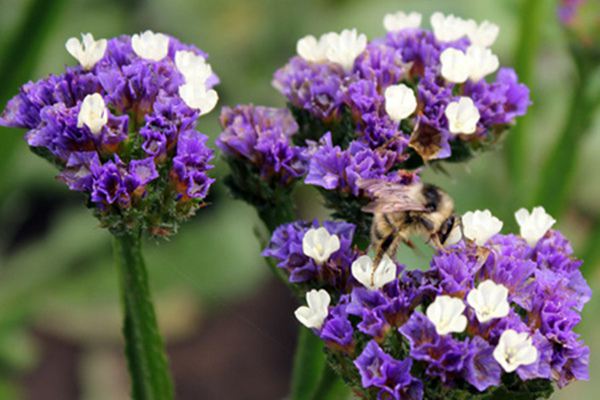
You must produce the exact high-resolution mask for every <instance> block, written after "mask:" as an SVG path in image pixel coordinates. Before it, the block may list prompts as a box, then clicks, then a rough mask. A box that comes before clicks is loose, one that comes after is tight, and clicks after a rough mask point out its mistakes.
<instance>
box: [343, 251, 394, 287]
mask: <svg viewBox="0 0 600 400" xmlns="http://www.w3.org/2000/svg"><path fill="white" fill-rule="evenodd" d="M375 267H377V269H375ZM351 270H352V276H353V277H354V278H355V279H356V280H357V281H359V282H360V283H361V284H362V285H363V286H364V287H366V288H369V289H371V290H377V289H381V288H382V287H384V286H385V285H387V284H388V283H390V282H391V281H393V280H394V279H396V270H397V267H396V263H394V261H392V259H391V258H390V257H389V256H388V255H387V254H384V256H383V258H382V259H381V261H380V262H379V265H378V266H375V265H373V260H371V257H369V256H367V255H364V256H360V257H358V258H357V259H356V260H354V262H353V263H352V267H351Z"/></svg>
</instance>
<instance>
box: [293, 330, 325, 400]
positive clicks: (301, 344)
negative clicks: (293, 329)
mask: <svg viewBox="0 0 600 400" xmlns="http://www.w3.org/2000/svg"><path fill="white" fill-rule="evenodd" d="M326 369H328V368H326V361H325V355H324V353H323V341H322V340H321V339H319V338H318V337H317V336H316V335H315V334H314V333H313V332H311V331H310V330H309V329H307V328H305V327H303V326H302V327H300V329H299V331H298V339H297V343H296V353H295V358H294V369H293V372H292V393H291V399H292V400H311V399H313V398H314V397H313V395H314V394H315V393H316V390H317V386H318V385H319V382H320V381H321V379H322V376H324V371H325V370H326Z"/></svg>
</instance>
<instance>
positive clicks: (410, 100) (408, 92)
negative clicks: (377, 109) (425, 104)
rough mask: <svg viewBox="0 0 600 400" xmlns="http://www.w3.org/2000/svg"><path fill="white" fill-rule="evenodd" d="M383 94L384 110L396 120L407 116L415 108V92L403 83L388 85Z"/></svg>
mask: <svg viewBox="0 0 600 400" xmlns="http://www.w3.org/2000/svg"><path fill="white" fill-rule="evenodd" d="M384 96H385V112H386V113H387V114H388V115H389V116H390V118H391V119H393V120H394V121H396V122H399V121H401V120H403V119H404V118H406V117H408V116H409V115H411V114H412V113H414V112H415V110H416V109H417V97H416V96H415V92H414V91H413V90H412V89H411V88H409V87H408V86H406V85H405V84H400V85H392V86H388V87H387V88H386V89H385V92H384Z"/></svg>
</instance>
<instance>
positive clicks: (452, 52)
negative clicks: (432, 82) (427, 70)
mask: <svg viewBox="0 0 600 400" xmlns="http://www.w3.org/2000/svg"><path fill="white" fill-rule="evenodd" d="M440 63H441V65H442V70H441V73H442V76H443V77H444V79H446V80H447V81H448V82H452V83H463V82H465V81H466V80H467V78H468V77H469V73H470V71H471V58H469V57H468V56H467V55H466V54H465V53H463V52H462V51H460V50H458V49H454V48H452V47H450V48H448V49H446V50H444V51H443V52H442V54H440Z"/></svg>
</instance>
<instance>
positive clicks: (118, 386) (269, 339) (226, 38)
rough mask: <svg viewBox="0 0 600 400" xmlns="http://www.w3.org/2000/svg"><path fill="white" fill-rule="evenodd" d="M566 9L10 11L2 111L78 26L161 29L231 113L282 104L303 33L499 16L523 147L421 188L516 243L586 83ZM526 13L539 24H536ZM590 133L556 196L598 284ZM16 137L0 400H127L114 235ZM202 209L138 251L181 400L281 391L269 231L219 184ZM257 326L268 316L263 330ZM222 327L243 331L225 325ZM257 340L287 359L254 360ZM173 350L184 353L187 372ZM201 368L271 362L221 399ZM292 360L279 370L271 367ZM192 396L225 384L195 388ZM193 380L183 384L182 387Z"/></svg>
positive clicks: (211, 121) (9, 158)
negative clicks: (263, 254) (259, 233)
mask: <svg viewBox="0 0 600 400" xmlns="http://www.w3.org/2000/svg"><path fill="white" fill-rule="evenodd" d="M589 1H590V2H592V1H595V0H589ZM524 3H527V6H526V7H523V4H524ZM556 6H557V0H525V1H521V0H478V1H473V0H439V1H423V0H421V1H401V0H395V1H359V0H312V1H308V0H307V1H298V0H218V1H217V0H214V1H213V0H204V1H192V0H104V1H97V0H96V1H94V0H0V79H1V84H0V103H1V104H2V107H3V106H4V104H5V103H6V101H7V100H8V99H9V98H10V97H11V96H12V95H14V94H15V93H16V92H17V90H18V87H19V86H20V85H21V84H22V83H24V82H25V81H27V80H30V79H37V78H41V77H43V76H45V75H47V74H49V73H59V72H60V71H61V70H62V69H63V67H64V65H65V64H68V65H71V64H73V63H74V60H73V59H71V58H70V56H69V55H68V54H67V52H66V51H65V49H64V42H65V41H66V39H67V38H69V37H71V36H78V35H79V33H80V32H92V33H93V34H94V35H95V36H96V37H97V38H98V37H99V38H108V37H112V36H116V35H119V34H122V33H128V34H131V33H135V32H138V31H141V30H143V29H152V30H155V31H161V32H165V33H169V34H171V35H174V36H176V37H179V38H180V39H181V40H182V41H184V42H190V43H193V44H195V45H197V46H198V47H200V48H202V49H203V50H206V51H207V52H208V53H209V54H210V62H211V64H212V66H213V69H214V70H215V71H216V72H217V73H218V74H219V76H220V77H221V81H222V84H221V85H220V86H219V88H218V91H219V94H220V98H221V100H220V105H221V106H223V105H234V104H237V103H245V102H253V103H255V104H265V105H272V106H283V105H284V99H283V98H282V97H281V96H279V95H278V93H277V92H276V91H275V90H274V89H273V88H272V87H271V85H270V82H271V76H272V73H273V72H274V71H275V69H276V68H278V67H279V66H281V65H283V64H284V63H285V62H286V60H287V59H288V58H289V57H290V56H291V55H292V54H293V53H294V52H295V43H296V40H297V39H298V38H299V37H301V36H303V35H305V34H307V33H313V34H321V33H323V32H325V31H329V30H340V29H342V28H346V27H356V28H357V29H358V30H359V31H362V32H364V33H366V34H367V35H368V36H369V37H375V36H380V35H382V34H383V27H382V24H381V21H382V18H383V16H384V15H385V13H387V12H392V11H397V10H406V11H410V10H415V11H419V12H422V13H423V14H424V22H425V23H426V24H427V22H426V21H428V17H429V15H430V14H431V13H432V12H433V11H436V10H440V11H444V12H453V13H455V14H457V15H460V16H462V17H468V18H474V19H477V20H483V19H489V20H492V21H493V22H496V23H497V24H499V25H500V26H501V35H500V38H499V40H498V42H497V43H496V45H495V46H494V51H495V52H496V53H497V54H499V56H500V60H501V64H503V65H514V64H515V63H518V64H519V67H520V68H525V69H527V68H528V67H527V65H528V62H529V61H531V65H530V71H531V73H530V78H531V89H532V93H533V100H534V105H533V107H531V109H530V115H529V116H528V118H527V121H519V123H521V122H522V125H523V126H522V129H521V130H519V131H518V132H517V133H515V134H518V135H520V136H519V137H520V138H522V139H523V140H522V141H520V140H517V142H519V143H518V144H517V145H516V146H517V147H516V148H517V150H514V149H515V145H514V143H512V142H511V146H505V147H504V148H503V149H500V150H499V151H497V152H492V153H487V154H485V155H482V156H481V157H479V158H477V159H476V160H474V161H472V162H469V163H468V164H466V165H461V166H457V167H454V166H453V167H450V168H449V171H450V173H451V178H448V177H446V176H444V175H439V174H437V175H436V174H435V173H431V172H428V173H427V179H429V180H431V181H433V182H436V183H438V184H441V185H442V186H443V187H444V188H446V189H447V190H448V191H449V192H450V193H451V194H452V195H453V196H454V198H455V200H456V203H457V207H458V210H459V211H460V212H464V211H466V210H469V209H475V208H489V209H491V210H492V212H493V213H494V214H496V215H498V216H500V217H502V218H503V219H504V220H505V221H506V223H505V232H507V231H509V230H510V229H514V223H513V222H512V212H514V210H515V208H516V207H517V206H521V205H530V204H531V201H532V199H534V198H535V194H534V190H535V188H536V187H537V186H538V184H539V181H540V179H546V180H548V179H549V180H550V181H551V182H552V180H553V179H554V178H555V176H554V175H550V176H548V175H547V174H546V175H544V174H545V173H546V172H547V171H546V170H547V169H548V168H547V164H545V163H546V156H547V154H549V152H550V151H551V148H552V147H553V145H554V144H555V142H556V141H557V140H558V137H559V135H560V134H561V132H563V131H564V130H565V129H563V128H564V125H565V122H564V121H566V120H567V118H568V115H567V114H568V111H569V104H570V102H571V98H572V91H573V90H574V88H578V89H577V90H580V89H581V87H582V85H579V86H578V85H577V81H578V78H577V69H576V67H575V63H574V62H573V60H572V57H571V53H570V52H569V45H570V43H569V40H574V39H573V38H572V37H571V39H569V37H568V36H567V35H565V32H564V30H563V29H561V26H560V25H559V23H558V20H557V19H556V16H555V15H556V14H555V7H556ZM528 13H529V14H528ZM531 13H533V14H531ZM532 15H533V16H538V18H537V20H538V21H539V24H537V25H536V18H532ZM596 17H597V18H596V20H600V16H598V15H596ZM522 20H526V21H531V25H532V28H531V29H532V30H531V32H529V33H528V34H527V35H526V36H527V37H528V38H529V39H532V38H533V39H536V38H539V43H538V44H539V46H538V47H535V46H533V47H531V46H530V47H527V46H529V45H535V44H536V43H535V40H534V43H530V42H527V43H525V44H523V42H522V41H521V39H520V37H522V35H521V34H520V24H521V21H522ZM529 39H528V40H529ZM596 43H600V40H598V41H597V42H596ZM520 44H521V47H520V48H521V49H522V50H521V53H520V54H521V55H518V54H519V52H518V50H517V49H518V48H519V45H520ZM598 46H600V45H598ZM523 54H524V55H523ZM523 57H524V58H525V60H524V59H523ZM525 75H527V74H525ZM596 75H598V74H596ZM596 78H597V77H596ZM596 83H597V82H596ZM584 86H585V85H584ZM580 118H581V117H580ZM582 121H583V120H582ZM598 123H599V121H598V118H594V116H592V115H586V116H585V123H584V125H585V126H579V127H578V132H579V131H581V134H578V135H577V137H576V138H573V140H569V141H567V142H566V143H565V144H566V145H567V147H569V149H570V150H573V151H572V152H571V153H572V154H573V157H574V161H575V162H574V164H573V165H574V167H573V168H574V169H573V173H572V174H570V176H571V178H572V180H571V181H570V182H571V184H570V185H569V186H567V187H566V189H565V190H564V193H565V194H566V201H564V202H563V203H564V204H565V205H566V206H565V207H559V208H560V209H561V214H560V217H559V218H557V219H558V220H559V222H558V228H560V229H561V230H562V231H563V232H565V233H566V234H567V235H568V237H569V238H570V239H572V241H573V243H574V247H575V249H576V252H577V254H578V255H580V256H581V255H583V254H585V255H586V256H587V257H588V260H587V261H586V264H585V267H584V268H585V274H586V277H587V279H588V280H589V282H590V285H591V286H592V288H593V289H594V290H597V289H598V288H599V287H600V254H599V253H600V249H599V247H600V242H599V241H598V240H597V238H598V237H600V228H599V227H600V201H599V200H600V178H599V176H600V174H599V173H600V157H598V154H600V132H599V130H600V127H599V125H598ZM199 129H200V130H201V131H202V132H204V133H206V134H208V135H209V136H210V137H211V138H212V139H214V138H215V137H216V136H217V134H218V133H219V125H218V112H217V111H215V112H213V113H212V114H210V115H209V116H207V117H205V118H204V119H202V121H201V123H200V126H199ZM22 135H23V132H22V131H19V130H11V129H4V128H0V399H21V398H24V399H41V398H44V399H55V398H56V399H63V400H64V399H125V398H127V393H128V383H127V378H126V373H125V368H124V363H123V360H122V357H121V354H120V344H121V343H120V341H121V338H120V309H119V304H118V293H117V277H116V276H115V271H114V268H113V265H112V256H111V252H110V243H109V236H108V234H107V233H106V232H103V231H102V230H101V229H99V228H98V227H97V223H96V221H95V219H94V218H93V217H92V216H91V213H89V212H88V211H87V210H86V209H85V208H84V207H82V201H81V197H80V196H79V195H78V194H77V193H72V192H69V191H68V190H67V189H66V188H65V187H64V185H63V184H62V183H59V182H57V181H56V180H55V179H54V175H55V171H54V170H53V168H51V167H50V166H49V165H47V164H46V163H45V162H44V161H43V160H41V159H39V158H37V157H36V156H34V155H33V154H32V153H30V152H29V150H28V149H27V146H26V145H25V143H24V141H23V140H22ZM518 149H520V151H521V154H522V155H523V157H522V159H521V162H520V163H519V162H517V163H516V164H515V165H517V172H516V173H513V174H512V175H511V174H510V173H509V172H508V171H509V168H507V160H510V159H512V158H514V157H513V156H514V155H515V154H517V155H518V154H519V151H518ZM513 152H514V153H513ZM217 164H218V165H217V168H216V169H215V170H214V176H216V177H217V179H219V178H221V177H223V176H224V175H225V174H226V173H227V170H226V167H225V166H224V164H223V163H221V162H220V161H219V162H218V163H217ZM556 179H560V178H559V177H558V175H557V176H556ZM217 182H219V181H217ZM315 193H316V192H315V191H313V190H312V189H308V188H304V189H302V190H300V191H299V193H298V200H299V202H300V213H301V215H302V216H305V217H307V218H312V217H315V216H323V215H325V214H324V210H323V209H322V208H321V207H320V205H319V203H318V199H317V198H316V196H315ZM210 200H211V202H212V203H213V204H212V205H211V207H209V208H207V209H204V210H201V211H200V212H199V213H198V215H197V216H196V217H195V218H194V219H193V220H192V221H190V222H189V223H188V224H187V225H185V226H184V227H183V228H182V229H181V232H180V233H179V234H178V235H177V236H175V237H174V238H172V239H171V240H170V241H169V242H162V243H148V244H147V246H146V257H147V264H148V267H149V269H150V274H151V281H152V285H153V289H154V293H155V297H156V300H157V307H158V313H159V317H160V320H161V325H162V329H163V331H164V332H165V335H166V337H167V340H168V342H169V343H170V347H169V349H170V351H171V354H172V358H173V361H172V363H173V366H174V371H175V379H176V382H177V386H178V389H177V390H178V395H179V398H189V399H192V398H207V399H221V398H235V399H269V398H274V399H275V398H283V397H284V395H285V393H286V391H287V382H286V379H287V374H288V373H289V366H287V365H288V364H289V362H290V355H291V352H292V351H293V346H294V341H293V333H289V332H293V329H294V326H295V322H294V321H293V320H292V317H291V309H292V307H293V303H292V302H291V300H290V298H289V296H288V295H287V294H286V293H285V292H284V291H282V290H281V289H280V288H279V287H278V286H277V283H273V282H272V279H273V278H272V277H271V275H270V273H269V271H268V268H266V266H265V265H264V263H263V262H262V261H261V258H260V254H259V253H260V247H259V244H258V242H257V240H256V238H255V237H254V236H253V229H254V227H256V226H259V225H260V224H259V222H258V220H257V218H256V215H255V213H254V210H252V209H251V208H250V207H249V206H247V205H245V204H243V203H241V202H238V201H232V200H230V199H229V198H228V194H227V192H226V190H225V189H224V187H222V186H221V185H220V184H219V183H218V184H217V185H216V186H215V187H214V189H213V191H212V194H211V199H210ZM555 216H558V215H555ZM403 258H404V259H405V260H406V261H409V262H411V263H412V264H413V265H420V266H422V265H425V263H426V260H424V259H419V258H418V257H417V256H415V255H413V254H412V253H410V254H409V253H407V254H404V255H403ZM599 306H600V300H599V299H598V296H595V297H594V298H593V299H592V301H591V302H590V303H589V304H588V305H587V307H586V308H585V310H584V313H583V323H582V324H581V325H580V327H579V332H580V333H581V334H582V335H583V337H584V339H585V341H586V342H587V343H588V344H589V345H590V346H591V348H592V357H591V376H592V380H591V381H590V382H578V383H575V384H572V385H571V386H570V387H568V388H567V389H565V390H563V391H562V392H560V393H558V394H556V395H555V397H554V398H556V399H563V398H564V399H567V398H577V399H595V398H598V395H597V393H598V390H599V389H600V382H599V381H598V380H597V379H594V377H595V376H596V374H597V372H600V334H598V333H596V332H597V331H598V330H599V329H600V319H598V318H596V315H597V311H598V309H599ZM276 310H278V311H276ZM264 315H266V316H268V317H269V321H271V322H265V321H266V320H265V319H264V318H263V316H264ZM265 318H266V317H265ZM228 320H235V321H238V322H239V323H238V324H234V325H233V326H232V325H231V324H228V323H227V321H228ZM284 328H285V329H284ZM282 330H286V333H284V334H282V333H281V331H282ZM232 331H234V332H232ZM202 332H205V333H202ZM206 332H210V335H209V334H208V333H206ZM236 334H237V336H235V335H236ZM211 335H212V336H211ZM248 335H255V336H256V337H259V338H262V341H259V343H260V344H258V345H256V346H257V348H255V349H254V353H252V349H251V348H250V347H251V344H250V343H247V342H245V341H244V338H246V337H247V336H248ZM209 336H210V337H213V339H212V340H213V341H216V342H217V343H219V346H216V347H214V348H212V347H211V351H210V352H207V351H204V352H202V351H201V350H202V349H206V348H207V346H209V345H208V344H206V343H213V342H211V341H208V342H207V340H208V339H207V337H209ZM238 337H239V340H237V339H236V338H238ZM214 338H217V339H214ZM202 341H204V342H202ZM201 342H202V343H204V345H201V344H202V343H201ZM198 343H200V344H198ZM196 344H197V345H196ZM178 346H179V347H178ZM261 346H264V349H268V348H271V350H274V351H275V352H276V353H278V354H280V355H281V357H280V358H277V359H272V358H268V357H265V358H261V357H260V351H262V350H263V349H262V348H261ZM256 350H259V354H258V356H259V357H257V356H256V353H257V351H256ZM178 352H179V353H182V352H183V353H186V354H185V355H186V359H185V360H184V361H181V359H182V358H181V357H179V356H177V354H178ZM61 354H63V356H61ZM225 354H228V355H225ZM231 354H235V356H234V355H231ZM207 357H209V358H210V360H207ZM207 362H208V363H209V365H210V368H212V369H214V371H213V372H215V374H217V373H218V374H226V373H227V372H226V371H227V370H228V368H229V367H230V365H227V363H234V362H235V363H236V365H237V369H235V371H236V374H240V375H239V376H237V375H231V376H228V377H227V378H228V380H229V381H231V380H235V379H237V378H240V377H242V375H243V374H245V373H250V372H249V371H255V370H256V369H257V368H258V369H260V368H262V367H261V364H262V363H269V362H271V363H272V364H273V368H271V369H268V370H267V371H266V372H265V373H264V374H262V375H260V376H261V377H262V380H257V381H256V382H254V383H249V384H247V386H240V388H239V390H240V392H236V391H235V388H233V389H231V390H233V392H227V393H233V394H229V395H228V397H224V395H222V393H225V392H220V391H219V390H218V385H223V384H222V383H220V381H219V380H218V379H217V378H215V379H214V380H212V381H210V380H207V379H202V378H203V375H202V374H203V371H205V370H206V369H207V367H206V364H207ZM201 365H202V366H201ZM282 365H283V372H280V373H279V375H277V374H275V373H273V371H275V370H281V369H282V368H281V366H282ZM219 368H221V369H219ZM244 371H246V372H244ZM215 374H213V375H215ZM65 375H66V376H67V378H66V379H65ZM240 379H241V378H240ZM188 380H189V381H190V382H192V383H189V382H188ZM221 381H222V380H221ZM193 382H196V386H194V383H193ZM198 382H201V383H198ZM188 383H189V385H188ZM198 385H206V387H212V388H214V387H217V389H214V390H213V389H211V390H212V392H211V391H204V392H202V393H203V395H201V394H200V393H197V392H196V393H195V394H191V393H193V390H195V389H194V388H196V389H197V388H198V387H199V386H198ZM233 386H235V385H233ZM184 387H187V388H191V389H190V390H188V391H187V392H186V391H185V390H183V389H181V388H184ZM242 387H244V388H246V389H244V391H243V392H242V391H241V390H242V389H241V388H242Z"/></svg>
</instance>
